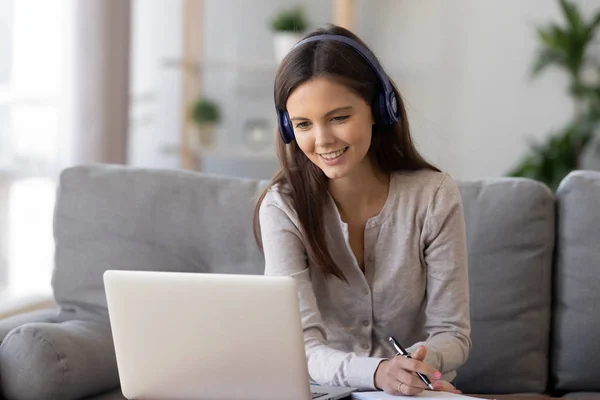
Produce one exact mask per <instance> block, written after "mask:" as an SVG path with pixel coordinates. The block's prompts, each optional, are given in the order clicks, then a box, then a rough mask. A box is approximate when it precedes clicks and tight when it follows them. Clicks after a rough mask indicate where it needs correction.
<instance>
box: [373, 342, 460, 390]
mask: <svg viewBox="0 0 600 400" xmlns="http://www.w3.org/2000/svg"><path fill="white" fill-rule="evenodd" d="M426 355H427V349H425V347H424V346H421V347H419V349H418V350H417V351H416V352H415V353H414V354H413V355H411V357H412V358H406V357H403V356H396V357H394V358H393V359H391V360H385V361H382V362H381V363H380V364H379V367H377V370H376V371H375V387H376V388H378V389H380V390H383V391H384V392H386V393H388V394H391V395H394V396H402V395H404V396H414V395H416V394H419V393H421V392H422V391H423V390H425V389H427V385H425V383H424V382H423V381H422V380H421V378H419V377H418V376H417V374H416V372H420V373H421V374H423V375H426V376H427V377H428V378H429V380H430V381H431V384H432V385H433V387H434V388H435V387H436V384H438V382H446V381H439V379H440V378H441V377H442V374H441V373H440V372H439V371H436V370H435V369H434V368H433V367H431V366H430V365H427V364H425V363H424V362H423V360H424V359H425V356H426ZM446 384H447V385H450V383H448V382H446ZM446 384H442V386H443V387H444V388H446V387H448V386H447V385H446ZM442 386H440V388H441V387H442ZM450 386H451V385H450ZM440 390H443V389H440Z"/></svg>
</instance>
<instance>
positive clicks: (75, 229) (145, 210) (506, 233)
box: [0, 165, 600, 400]
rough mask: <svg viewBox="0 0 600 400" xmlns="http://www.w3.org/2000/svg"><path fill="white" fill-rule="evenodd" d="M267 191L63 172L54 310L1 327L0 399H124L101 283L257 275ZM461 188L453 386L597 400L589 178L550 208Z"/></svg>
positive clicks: (543, 199)
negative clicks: (463, 330) (463, 297)
mask: <svg viewBox="0 0 600 400" xmlns="http://www.w3.org/2000/svg"><path fill="white" fill-rule="evenodd" d="M264 184H265V182H261V181H258V180H248V179H237V178H225V177H217V176H209V175H202V174H197V173H191V172H183V171H165V170H162V171H161V170H148V169H135V168H131V167H122V166H112V165H91V166H81V167H76V168H71V169H67V170H65V171H64V172H63V173H62V175H61V180H60V186H59V191H58V197H57V204H56V208H55V219H54V235H55V240H56V260H55V261H56V268H55V271H54V276H53V288H54V293H55V297H56V301H57V303H58V304H59V306H60V307H59V308H58V309H56V310H44V311H38V312H35V313H31V314H25V315H21V316H18V317H12V318H9V319H6V320H3V321H0V340H2V344H1V346H0V392H1V393H2V395H3V396H4V397H5V398H6V399H10V400H12V399H36V400H37V399H81V398H94V399H106V400H109V399H110V400H112V399H122V398H123V397H122V396H121V394H120V391H119V390H118V386H119V379H118V372H117V368H116V362H115V355H114V351H113V345H112V340H111V333H110V326H109V322H108V315H107V309H106V302H105V297H104V290H103V284H102V273H103V272H104V271H105V270H107V269H128V270H129V269H132V270H165V271H184V272H188V271H203V272H217V271H218V272H222V273H250V274H261V273H262V271H263V258H262V255H261V253H260V252H259V251H258V250H257V248H256V246H255V243H254V238H253V236H252V212H253V205H254V199H255V196H256V195H257V194H258V193H259V191H260V189H261V188H262V187H264ZM459 186H460V190H461V193H462V196H463V202H464V207H465V214H466V222H467V235H468V248H469V273H470V289H471V318H472V329H473V331H472V339H473V349H472V352H471V355H470V358H469V360H468V362H467V364H466V365H465V366H464V367H463V368H462V369H461V370H460V371H459V375H458V378H457V385H458V386H459V387H460V388H461V389H462V390H463V392H465V393H478V394H484V393H488V394H501V393H544V394H550V395H553V396H562V395H567V396H571V397H585V396H586V394H584V393H583V392H588V393H590V394H592V393H594V392H596V394H597V395H600V372H599V365H600V340H599V339H600V312H599V311H598V310H597V309H595V307H596V306H597V305H598V304H600V290H599V288H600V173H596V172H583V171H578V172H573V173H571V174H570V175H569V176H568V177H567V178H566V179H565V180H564V182H563V183H562V185H561V187H560V189H559V190H558V192H557V195H556V196H554V195H553V194H552V193H551V192H550V191H549V190H548V189H547V188H546V187H545V186H543V185H541V184H539V183H536V182H534V181H530V180H526V179H508V178H506V179H494V180H483V181H471V182H459ZM32 251H35V249H32ZM202 306H204V305H202V304H198V307H202ZM193 317H194V316H193V315H190V318H193ZM157 345H160V344H157Z"/></svg>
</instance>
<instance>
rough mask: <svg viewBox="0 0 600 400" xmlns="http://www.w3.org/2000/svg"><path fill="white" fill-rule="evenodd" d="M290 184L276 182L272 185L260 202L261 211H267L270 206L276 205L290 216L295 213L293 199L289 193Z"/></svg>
mask: <svg viewBox="0 0 600 400" xmlns="http://www.w3.org/2000/svg"><path fill="white" fill-rule="evenodd" d="M289 193H290V190H289V185H288V184H286V183H276V184H274V185H271V186H270V187H269V188H268V189H267V191H266V193H265V197H264V198H263V200H262V203H261V204H260V210H261V212H266V211H267V210H268V209H269V208H272V207H275V208H277V209H279V210H281V211H283V212H284V213H286V214H287V215H288V216H292V215H295V214H296V213H295V211H294V207H293V206H292V200H291V197H290V195H289Z"/></svg>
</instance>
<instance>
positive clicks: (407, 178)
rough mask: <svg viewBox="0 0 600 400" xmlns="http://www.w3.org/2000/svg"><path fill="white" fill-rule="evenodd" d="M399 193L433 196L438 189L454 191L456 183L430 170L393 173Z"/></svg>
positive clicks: (440, 173) (446, 176)
mask: <svg viewBox="0 0 600 400" xmlns="http://www.w3.org/2000/svg"><path fill="white" fill-rule="evenodd" d="M394 180H395V181H396V182H397V183H398V185H397V186H396V187H397V188H398V190H399V191H402V192H404V193H414V194H420V195H430V196H433V195H435V194H436V193H437V192H438V191H439V190H440V189H445V190H448V189H449V190H454V189H455V188H456V187H457V185H456V182H455V181H454V180H453V179H452V178H451V177H450V175H448V174H447V173H446V172H440V171H435V170H432V169H420V170H417V171H397V172H394Z"/></svg>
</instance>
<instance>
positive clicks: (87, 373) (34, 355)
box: [0, 320, 118, 400]
mask: <svg viewBox="0 0 600 400" xmlns="http://www.w3.org/2000/svg"><path fill="white" fill-rule="evenodd" d="M115 365H116V360H115V355H114V350H113V343H112V337H111V333H110V327H109V325H108V324H107V323H99V322H93V321H77V320H74V321H66V322H62V323H43V322H42V323H29V324H25V325H23V326H21V327H18V328H16V329H14V330H12V331H11V332H10V333H9V334H8V336H7V337H6V338H5V339H4V341H3V342H2V345H1V346H0V383H1V388H2V393H3V395H4V396H5V397H6V399H7V400H39V399H45V400H54V399H57V400H58V399H60V400H70V399H80V398H82V397H85V396H89V395H91V394H94V393H99V392H102V391H106V390H109V389H111V388H115V387H116V386H118V373H117V369H116V367H115Z"/></svg>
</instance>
